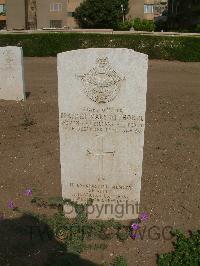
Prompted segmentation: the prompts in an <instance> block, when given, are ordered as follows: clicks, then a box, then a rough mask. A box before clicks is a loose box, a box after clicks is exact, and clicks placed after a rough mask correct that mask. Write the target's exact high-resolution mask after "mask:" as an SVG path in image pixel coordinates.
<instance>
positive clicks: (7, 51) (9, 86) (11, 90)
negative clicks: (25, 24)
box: [0, 46, 25, 101]
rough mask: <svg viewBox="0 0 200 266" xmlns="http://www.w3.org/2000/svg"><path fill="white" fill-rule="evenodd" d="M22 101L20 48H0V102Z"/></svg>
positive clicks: (22, 78)
mask: <svg viewBox="0 0 200 266" xmlns="http://www.w3.org/2000/svg"><path fill="white" fill-rule="evenodd" d="M1 99H2V100H16V101H20V100H24V99H25V92H24V73H23V51H22V48H20V47H15V46H7V47H0V100H1Z"/></svg>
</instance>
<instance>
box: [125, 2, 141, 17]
mask: <svg viewBox="0 0 200 266" xmlns="http://www.w3.org/2000/svg"><path fill="white" fill-rule="evenodd" d="M134 18H141V19H143V18H144V0H129V12H128V14H127V19H129V20H130V19H134Z"/></svg>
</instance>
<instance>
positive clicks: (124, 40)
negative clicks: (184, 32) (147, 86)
mask: <svg viewBox="0 0 200 266" xmlns="http://www.w3.org/2000/svg"><path fill="white" fill-rule="evenodd" d="M7 45H16V46H21V47H23V51H24V55H25V56H56V55H57V54H58V53H61V52H64V51H70V50H76V49H85V48H128V49H133V50H135V51H137V52H141V53H145V54H148V55H149V58H151V59H166V60H180V61H185V62H192V61H193V62H199V61H200V38H199V37H191V36H190V37H187V36H182V37H180V36H173V37H172V36H148V35H139V34H137V35H136V34H134V35H133V34H91V33H88V34H86V33H84V34H82V33H37V34H36V33H35V34H0V46H7Z"/></svg>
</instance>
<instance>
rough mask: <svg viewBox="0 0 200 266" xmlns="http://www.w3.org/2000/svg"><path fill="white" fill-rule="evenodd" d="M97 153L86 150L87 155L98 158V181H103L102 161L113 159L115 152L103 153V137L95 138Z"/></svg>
mask: <svg viewBox="0 0 200 266" xmlns="http://www.w3.org/2000/svg"><path fill="white" fill-rule="evenodd" d="M96 150H97V152H96V153H95V152H92V151H90V150H89V149H88V150H87V155H91V156H95V157H97V158H98V168H99V169H98V181H104V180H105V175H104V159H107V158H111V159H112V158H113V157H114V155H115V151H105V150H104V136H98V137H97V143H96Z"/></svg>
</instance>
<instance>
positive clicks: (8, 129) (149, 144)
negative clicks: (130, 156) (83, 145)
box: [0, 58, 200, 266]
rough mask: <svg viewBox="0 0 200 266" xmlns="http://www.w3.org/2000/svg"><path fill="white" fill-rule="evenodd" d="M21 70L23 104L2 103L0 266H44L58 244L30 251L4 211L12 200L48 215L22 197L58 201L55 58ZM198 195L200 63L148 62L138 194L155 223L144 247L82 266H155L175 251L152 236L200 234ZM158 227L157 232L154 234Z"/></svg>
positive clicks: (92, 256) (91, 257)
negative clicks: (120, 265) (116, 263)
mask: <svg viewBox="0 0 200 266" xmlns="http://www.w3.org/2000/svg"><path fill="white" fill-rule="evenodd" d="M24 63H25V81H26V91H27V92H28V98H27V100H26V102H24V103H17V102H13V101H0V125H1V126H0V212H1V216H2V215H4V220H3V221H1V222H0V225H1V226H0V234H1V235H0V241H1V244H0V258H1V259H0V262H1V263H0V265H17V266H18V265H20V266H21V265H25V266H29V265H34V266H40V265H43V264H44V261H45V260H46V259H47V257H48V254H49V253H50V251H51V250H52V249H54V248H55V247H56V245H57V243H55V242H53V241H52V243H43V242H41V243H40V245H39V246H31V248H30V249H29V248H27V244H24V243H27V242H24V241H25V240H24V238H23V234H22V233H21V232H18V231H17V227H16V226H17V225H18V224H19V223H23V224H24V226H26V225H27V224H26V218H20V214H19V212H14V211H12V210H10V209H8V207H7V205H8V202H9V201H11V200H12V201H13V202H14V204H15V205H16V206H18V207H19V209H21V210H26V211H31V212H35V213H37V212H38V213H47V214H51V212H52V211H51V210H48V209H45V208H39V207H36V206H35V205H33V204H31V203H30V199H29V198H27V197H26V196H24V191H25V190H26V189H27V188H32V190H33V195H34V196H39V197H42V198H44V199H45V198H49V197H55V196H60V195H61V184H60V165H59V135H58V104H57V75H56V58H25V60H24ZM25 114H26V115H25ZM26 116H28V118H27V121H25V124H24V119H25V117H26ZM31 121H32V122H33V125H29V123H30V122H31ZM199 195H200V63H180V62H168V61H150V63H149V76H148V94H147V113H146V131H145V147H144V163H143V178H142V191H141V211H146V212H147V213H149V215H150V218H149V220H148V222H146V224H145V225H146V228H147V229H146V232H145V235H144V239H143V240H141V239H136V240H132V239H129V240H127V241H126V242H125V243H120V242H118V241H117V240H112V241H110V242H108V248H107V249H106V250H105V251H102V250H99V251H87V252H84V253H83V254H82V258H83V259H84V260H88V261H91V262H93V263H94V264H89V262H87V263H88V264H85V265H99V264H100V263H101V262H102V261H111V260H112V259H113V257H115V256H116V255H123V256H125V257H126V258H127V259H128V262H129V265H130V266H132V265H155V264H156V254H157V253H163V252H167V251H169V250H171V248H172V244H171V241H168V240H165V239H164V237H163V236H162V234H161V235H160V237H159V239H157V240H153V238H156V236H157V235H156V234H155V232H157V233H162V230H163V228H165V226H172V227H174V228H180V229H182V230H184V231H187V230H189V229H192V230H196V229H199V228H200V198H199ZM154 225H155V226H157V227H158V228H156V229H154V231H151V230H150V231H149V229H150V228H151V227H152V226H154ZM168 231H169V230H168V229H166V231H165V238H166V237H168V236H169V234H168V233H167V232H168ZM149 232H150V234H149ZM83 262H84V261H82V262H80V265H84V263H83Z"/></svg>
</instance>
